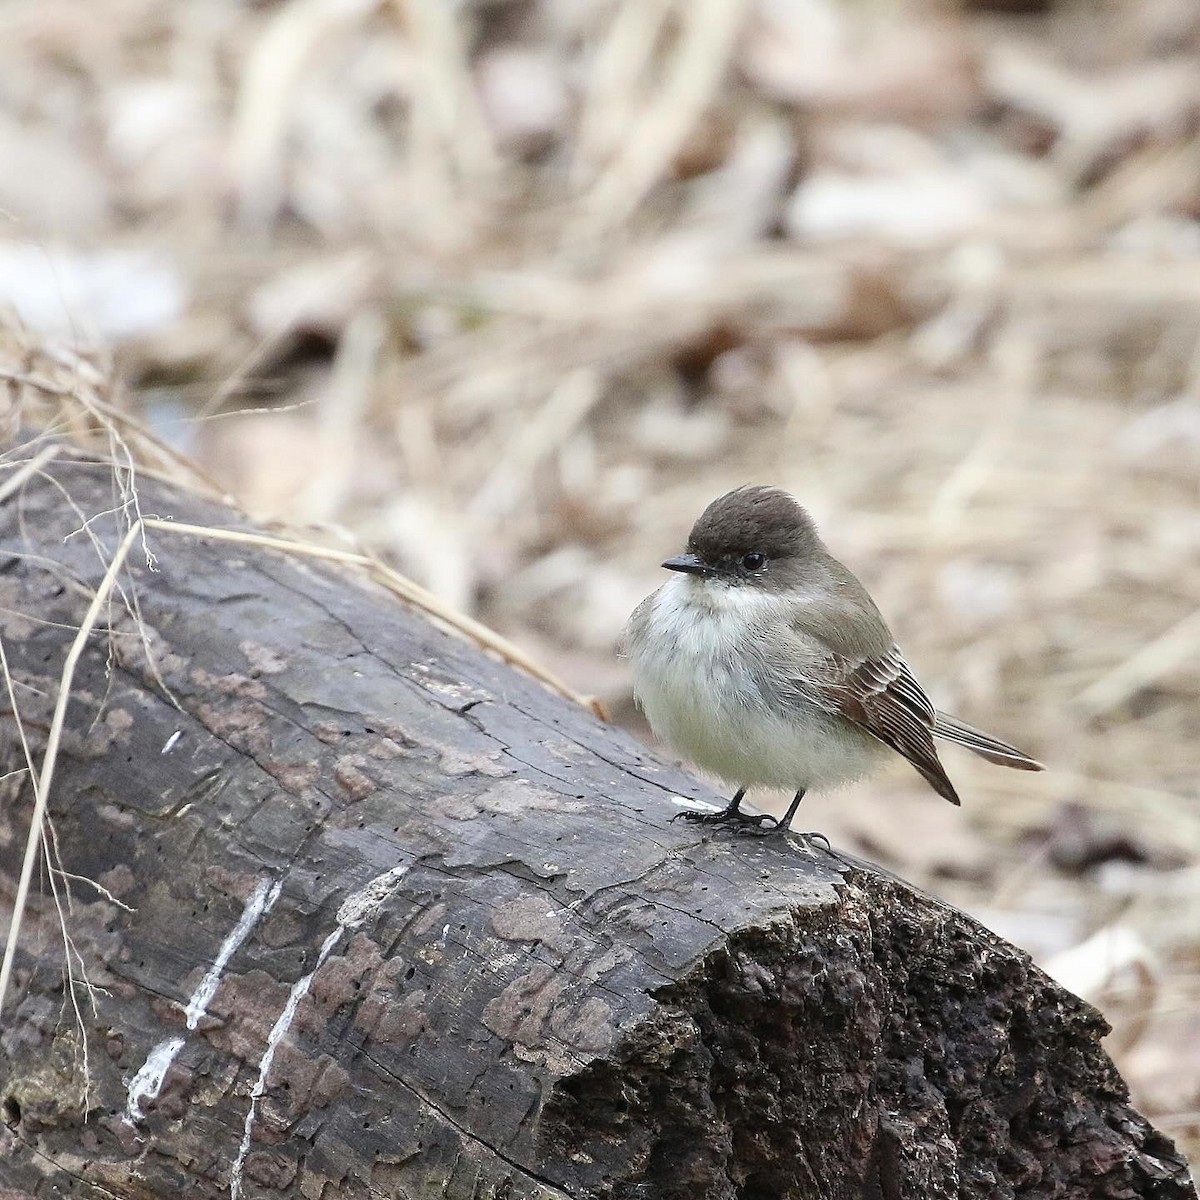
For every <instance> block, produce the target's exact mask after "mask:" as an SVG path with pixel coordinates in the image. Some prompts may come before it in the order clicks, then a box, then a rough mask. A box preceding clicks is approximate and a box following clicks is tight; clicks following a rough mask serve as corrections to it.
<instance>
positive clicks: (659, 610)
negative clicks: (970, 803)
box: [625, 487, 1042, 832]
mask: <svg viewBox="0 0 1200 1200" xmlns="http://www.w3.org/2000/svg"><path fill="white" fill-rule="evenodd" d="M662 565H663V566H664V567H666V568H667V569H668V570H669V571H675V572H678V574H677V575H676V576H675V577H674V578H672V579H670V580H668V581H667V582H666V583H664V584H663V586H662V587H660V588H659V589H658V591H656V592H654V593H652V594H651V595H649V596H647V597H646V599H645V600H643V601H642V603H641V604H639V605H638V607H637V608H636V609H635V610H634V613H633V615H632V616H631V617H630V618H629V624H628V626H627V627H626V631H625V633H626V637H625V644H626V648H627V651H628V654H629V659H630V663H631V665H632V667H633V688H634V695H635V697H636V698H637V701H638V703H639V704H640V705H641V707H642V709H643V711H644V712H645V714H646V717H647V718H648V719H649V721H650V725H651V727H652V728H653V729H654V732H655V733H657V734H658V735H659V737H661V738H663V739H664V740H665V741H666V742H667V743H669V744H670V745H671V746H673V747H674V748H675V749H676V750H679V751H681V752H682V753H683V754H685V755H687V757H688V758H690V759H691V760H692V761H693V762H695V763H696V765H697V766H699V767H702V768H703V769H705V770H707V771H711V772H712V773H713V774H715V775H717V776H719V777H720V778H721V779H723V780H725V781H726V782H727V783H729V784H731V785H732V786H734V787H736V788H737V792H736V793H735V794H734V797H733V799H732V800H731V801H730V803H729V805H728V807H726V808H724V809H722V810H721V811H720V812H716V813H698V812H685V813H680V814H679V815H680V816H683V817H686V818H687V819H688V820H690V821H700V822H703V823H705V824H714V825H715V824H722V823H736V824H738V825H741V826H744V827H747V828H750V827H752V828H754V829H757V830H760V831H764V832H765V831H784V830H787V829H788V828H790V826H791V822H792V817H793V816H794V815H795V813H796V809H797V807H798V806H799V804H800V801H801V800H802V799H803V798H804V794H805V793H806V792H808V791H811V790H815V789H820V788H830V787H837V786H838V785H839V784H843V783H849V782H850V781H852V780H855V779H861V778H862V777H863V776H865V775H867V774H869V773H870V772H872V771H873V770H875V769H876V768H877V767H879V766H880V765H881V763H882V762H883V761H884V760H885V759H886V758H887V756H888V753H889V751H895V752H896V753H898V754H901V755H903V757H905V758H906V759H908V761H909V762H910V763H912V765H913V766H914V767H916V769H917V770H918V771H920V773H921V774H922V775H923V776H924V777H925V779H926V780H927V781H928V782H929V784H930V785H931V786H932V787H933V789H934V791H936V792H937V793H938V795H939V796H944V797H945V798H946V799H947V800H949V801H950V803H951V804H958V803H959V799H958V793H957V792H956V791H955V790H954V785H953V784H952V783H951V782H950V780H949V778H948V777H947V775H946V772H945V770H944V769H943V768H942V764H941V762H940V761H939V760H938V755H937V749H936V747H935V746H934V742H933V739H934V738H935V737H938V738H944V739H945V740H946V741H949V742H957V743H958V744H959V745H960V746H966V747H967V749H968V750H973V751H974V752H975V753H976V754H978V755H980V756H981V757H982V758H986V759H987V760H988V761H989V762H994V763H999V764H1000V765H1001V766H1005V767H1015V768H1017V769H1018V770H1021V771H1040V770H1042V765H1041V763H1039V762H1036V761H1034V760H1033V759H1032V758H1030V757H1028V755H1025V754H1023V753H1022V752H1021V751H1020V750H1018V749H1016V748H1015V747H1014V746H1010V745H1009V744H1008V743H1007V742H1002V741H1000V740H999V739H998V738H994V737H991V736H989V735H988V734H986V733H981V732H980V731H979V730H978V729H972V728H971V726H970V725H967V724H965V723H964V722H962V721H959V720H957V719H956V718H954V717H951V716H948V715H947V714H946V713H943V712H938V710H937V709H935V708H934V707H933V705H932V704H931V703H930V701H929V698H928V697H927V696H926V695H925V692H924V691H923V690H922V688H921V685H920V684H919V683H918V682H917V681H916V679H914V678H913V675H912V672H911V671H910V670H909V667H908V664H907V663H906V662H905V661H904V659H903V657H902V656H901V654H900V651H899V650H898V649H897V648H896V643H895V641H894V640H893V638H892V635H891V632H890V631H889V629H888V627H887V624H886V623H885V622H884V620H883V618H882V617H881V616H880V615H879V610H878V609H877V608H876V607H875V603H874V601H873V600H872V599H871V597H870V596H869V595H868V594H867V591H866V588H864V587H863V585H862V584H861V583H859V581H858V580H857V579H856V578H855V577H854V576H853V575H852V574H851V573H850V572H849V571H848V570H847V569H846V568H845V567H844V566H842V564H841V563H840V562H838V560H837V559H836V558H834V557H833V555H831V554H830V553H829V551H828V550H826V548H825V545H824V543H823V542H822V541H821V539H820V537H818V536H817V531H816V529H815V528H814V526H813V523H812V520H811V518H810V517H809V515H808V513H806V512H805V511H804V509H803V508H801V507H800V505H799V504H798V503H797V502H796V501H795V500H794V499H793V498H792V497H791V496H789V495H788V494H787V492H784V491H781V490H779V489H778V488H772V487H742V488H738V489H737V490H736V491H733V492H729V493H728V494H727V495H724V496H721V497H720V498H719V499H717V500H714V501H713V502H712V503H711V504H710V505H709V506H708V507H707V508H706V509H705V510H704V512H703V513H701V514H700V519H699V520H698V521H697V522H696V524H695V525H694V526H692V532H691V535H690V536H689V537H688V543H687V552H686V553H685V554H680V555H678V556H676V557H675V558H668V559H667V561H666V562H664V563H663V564H662ZM751 787H785V788H794V789H795V792H796V794H795V799H793V800H792V803H791V805H790V807H789V808H788V810H787V812H786V813H785V814H784V816H783V819H782V820H776V819H775V818H774V817H771V816H768V815H767V814H765V813H760V814H754V815H751V814H747V813H744V812H742V811H741V810H740V807H739V806H740V805H741V802H742V797H743V796H744V795H745V794H746V789H747V788H751Z"/></svg>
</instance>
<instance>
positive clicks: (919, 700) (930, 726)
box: [822, 646, 961, 804]
mask: <svg viewBox="0 0 1200 1200" xmlns="http://www.w3.org/2000/svg"><path fill="white" fill-rule="evenodd" d="M827 663H828V670H827V672H825V683H824V687H823V689H822V690H823V692H824V696H825V698H826V699H827V700H828V701H829V702H830V704H831V707H832V708H833V710H834V711H836V712H837V713H839V714H840V715H841V716H842V717H844V718H845V719H846V720H847V721H852V722H853V723H854V724H855V725H857V726H859V727H860V728H861V729H864V730H865V731H866V732H867V733H869V734H870V735H871V736H872V737H875V738H878V739H879V741H881V742H883V743H884V744H885V745H888V746H890V747H891V748H892V749H893V750H895V751H896V752H897V753H898V754H900V755H902V756H903V757H904V758H906V759H908V761H909V762H910V763H912V765H913V766H914V767H916V769H917V770H918V771H919V772H920V773H921V775H922V776H924V778H925V779H926V780H927V781H928V783H929V784H930V786H931V787H932V788H933V790H934V791H935V792H937V793H938V795H939V796H943V797H944V798H945V799H947V800H949V801H950V803H951V804H959V803H961V802H960V800H959V798H958V793H957V792H956V791H955V790H954V784H952V783H951V782H950V779H949V777H948V776H947V774H946V771H945V769H944V768H943V766H942V764H941V760H940V759H939V758H938V754H937V749H936V748H935V746H934V744H933V734H934V728H935V726H936V723H937V711H936V710H935V709H934V707H933V704H932V703H931V702H930V700H929V697H928V696H926V695H925V691H924V689H923V688H922V687H921V685H920V684H919V683H918V682H917V681H916V679H915V678H914V676H913V673H912V671H911V670H910V669H909V666H908V663H906V662H905V661H904V658H903V656H902V655H901V654H900V651H899V650H898V649H896V647H895V646H893V647H892V648H891V649H890V650H889V651H887V652H886V653H885V654H883V655H881V656H879V657H875V658H866V659H861V660H859V661H858V662H855V661H853V660H850V659H847V658H844V657H842V656H840V655H833V656H830V658H829V659H828V660H827Z"/></svg>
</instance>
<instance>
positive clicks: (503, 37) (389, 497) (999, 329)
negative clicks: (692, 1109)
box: [0, 0, 1200, 1158]
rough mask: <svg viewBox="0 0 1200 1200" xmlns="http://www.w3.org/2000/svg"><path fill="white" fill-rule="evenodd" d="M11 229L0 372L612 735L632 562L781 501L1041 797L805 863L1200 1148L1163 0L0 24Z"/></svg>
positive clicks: (1179, 275)
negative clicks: (716, 510)
mask: <svg viewBox="0 0 1200 1200" xmlns="http://www.w3.org/2000/svg"><path fill="white" fill-rule="evenodd" d="M0 210H2V215H0V305H2V306H3V308H4V310H5V311H6V312H7V313H8V314H9V315H8V318H7V319H6V320H5V322H4V324H5V326H6V328H5V332H4V344H3V350H2V354H0V357H2V360H3V363H2V365H3V367H4V371H5V372H7V373H8V374H9V377H10V378H11V377H12V376H13V374H14V373H19V372H25V371H34V370H49V369H50V367H51V366H53V364H54V363H55V362H58V363H60V364H61V363H63V362H66V361H68V360H69V361H72V362H76V363H77V362H78V361H79V360H80V358H82V360H84V361H86V362H88V363H91V364H93V365H94V367H95V369H96V370H97V371H99V372H111V373H112V374H113V375H114V376H115V378H116V379H117V380H118V381H119V387H120V403H121V404H122V405H123V406H124V407H125V409H126V411H127V412H128V413H129V414H131V415H132V416H134V417H135V418H136V419H138V420H140V421H142V422H144V423H145V424H146V425H148V426H149V427H150V428H151V429H152V430H153V431H154V432H155V433H156V434H157V435H158V436H159V437H160V438H162V439H164V440H166V441H167V442H168V443H169V444H170V445H172V446H173V447H175V448H177V449H178V450H180V451H182V452H184V453H185V454H187V455H188V456H190V457H191V458H192V459H193V460H194V461H195V462H196V463H198V464H199V466H200V468H201V469H202V470H203V471H204V472H205V473H206V474H207V475H208V476H209V477H210V478H212V479H213V480H215V481H216V482H217V483H218V484H219V486H220V487H221V488H222V489H223V490H225V491H227V492H228V493H230V494H231V495H233V496H234V497H236V498H237V500H238V501H239V502H240V503H241V504H242V505H243V506H244V507H245V508H246V509H247V510H248V511H250V512H251V513H252V514H254V515H255V516H256V517H259V518H260V519H264V520H269V521H281V522H286V523H287V525H288V526H290V527H292V528H296V527H303V528H305V529H306V530H308V531H309V532H310V536H315V537H321V538H324V539H326V540H330V541H332V542H334V543H336V544H339V545H351V546H362V547H364V548H367V549H369V550H371V551H372V552H374V553H376V554H378V555H379V556H381V557H382V558H384V559H385V560H386V561H388V562H390V563H392V564H394V565H395V566H397V567H398V568H399V569H401V570H402V571H404V572H405V573H407V574H409V575H411V576H412V577H413V578H415V579H416V580H418V581H420V582H421V583H423V584H425V585H426V586H428V587H429V588H431V589H432V590H433V591H434V592H436V593H437V594H438V595H439V596H441V597H442V598H444V599H445V600H446V601H447V602H448V603H449V604H451V605H453V606H455V607H456V608H458V609H461V610H462V611H464V612H467V613H470V614H472V615H473V616H475V617H477V618H479V619H480V620H482V621H484V622H486V623H487V624H489V625H491V626H493V627H494V628H495V629H497V630H499V631H500V632H502V633H503V634H505V635H507V636H508V637H509V638H511V639H512V640H513V641H515V642H516V643H518V644H519V645H520V646H521V647H523V648H524V649H525V650H527V651H528V652H529V653H530V654H532V656H533V657H534V658H536V659H538V660H539V661H540V662H542V663H544V664H545V665H546V666H547V667H548V668H549V669H550V670H552V671H554V672H556V673H557V674H558V675H559V676H561V677H562V678H563V679H565V680H566V681H567V682H568V683H569V684H571V685H572V686H573V687H574V688H576V689H578V690H579V691H581V692H584V693H587V694H590V695H595V696H597V697H598V698H600V699H601V700H602V702H603V703H604V705H605V706H606V708H607V710H608V711H609V712H610V714H611V715H612V717H613V719H615V720H617V721H619V722H621V723H624V724H627V725H629V726H630V727H631V728H634V729H635V730H637V731H638V732H639V733H640V734H641V735H642V736H648V734H647V732H646V730H645V729H644V728H643V727H641V726H640V725H639V723H638V717H637V714H636V712H635V711H634V708H633V705H632V701H631V697H630V692H629V679H628V674H627V671H626V668H625V666H624V665H623V664H622V662H621V661H620V660H619V659H618V658H617V657H616V656H615V653H614V648H615V644H616V641H617V638H618V635H619V632H620V629H621V626H622V624H623V622H624V620H625V618H626V616H627V615H628V613H629V611H630V609H631V608H632V607H633V606H634V604H635V603H636V602H637V601H638V600H639V599H641V597H642V596H643V595H645V594H646V593H647V592H648V591H649V590H651V589H652V588H653V587H655V586H657V585H658V584H659V583H660V582H661V581H662V573H661V572H660V571H659V569H658V563H659V562H660V561H661V559H662V558H663V557H664V556H666V555H668V554H670V553H673V552H675V551H677V550H678V549H679V548H680V547H681V545H682V542H683V539H684V538H685V536H686V533H687V530H688V528H689V526H690V524H691V522H692V520H693V519H694V517H695V516H696V515H697V514H698V512H699V511H700V509H701V508H702V507H703V506H704V505H705V504H706V503H707V502H708V501H709V500H710V499H712V498H713V497H714V496H716V495H717V494H719V493H721V492H723V491H725V490H727V489H728V488H730V487H732V486H735V485H738V484H741V483H746V482H771V483H777V484H780V485H783V486H785V487H787V488H789V489H791V490H793V491H794V492H795V493H796V494H797V495H798V496H799V497H800V498H801V500H802V501H803V502H804V503H805V504H806V505H807V506H808V507H809V508H810V509H811V511H812V512H813V514H814V515H815V517H816V518H817V520H818V523H819V525H820V527H821V529H822V531H823V533H824V535H825V538H826V540H827V542H828V543H829V544H830V546H831V548H832V549H833V550H834V552H835V553H836V554H837V555H838V556H839V557H841V558H842V559H843V560H844V561H846V562H847V563H848V564H849V565H850V566H851V568H852V569H853V570H855V571H856V573H858V574H859V575H860V577H861V578H862V579H863V580H864V582H866V583H867V585H868V586H869V587H870V589H871V590H872V592H873V593H874V595H875V597H876V599H877V600H878V601H879V603H880V606H881V607H882V609H883V611H884V612H885V614H886V615H887V616H888V618H889V620H890V622H891V624H892V626H893V628H894V630H895V631H896V634H897V638H898V640H899V642H900V644H901V646H902V647H903V648H904V650H905V652H906V654H907V657H908V658H909V660H910V661H911V662H912V664H913V665H914V668H915V669H916V671H917V674H918V676H919V677H920V678H921V679H922V680H923V681H924V683H925V684H926V686H927V688H928V690H929V691H930V692H931V694H932V695H933V696H934V698H935V700H936V701H937V702H938V703H939V705H941V706H942V707H945V708H949V709H951V710H953V711H955V712H957V713H959V714H961V715H962V716H963V717H965V718H966V719H967V720H969V721H971V722H972V723H975V724H978V725H981V726H983V727H985V728H987V729H989V730H992V731H994V732H996V733H998V734H1000V735H1001V736H1004V737H1007V738H1010V739H1012V740H1013V741H1015V742H1017V743H1018V744H1019V745H1021V746H1022V747H1025V748H1026V749H1028V750H1029V751H1031V752H1032V753H1034V754H1036V755H1038V756H1039V757H1041V758H1042V759H1044V760H1045V761H1046V762H1047V763H1048V764H1049V765H1050V770H1049V771H1047V772H1046V773H1045V774H1044V775H1039V776H1031V775H1027V774H1018V773H1015V772H1006V771H1002V770H998V769H996V768H993V767H989V766H988V765H987V764H986V763H983V762H981V761H980V760H978V759H974V758H972V757H971V756H969V755H968V754H966V753H965V752H958V751H956V749H955V748H953V747H951V748H949V749H947V750H946V751H945V757H946V760H947V765H948V767H949V769H950V773H951V774H952V776H953V777H954V778H955V780H956V782H957V783H958V786H959V790H960V791H961V792H962V794H963V796H964V797H965V803H964V806H963V808H962V810H961V811H960V810H954V809H952V808H951V807H950V806H949V805H946V804H944V803H943V802H941V801H940V800H938V799H937V798H936V797H935V796H934V795H933V793H932V792H930V791H929V790H928V789H927V787H926V786H925V785H924V784H923V783H922V782H921V780H920V779H919V778H918V777H917V775H916V774H915V773H914V772H912V771H911V770H909V769H907V768H906V767H905V765H904V764H903V763H900V762H899V761H898V762H897V764H896V769H895V770H894V771H893V772H892V773H891V774H890V775H888V776H886V777H885V778H883V779H881V780H879V781H877V782H875V783H872V784H865V785H861V786H858V787H855V788H854V789H852V790H848V791H846V792H844V793H840V794H837V795H833V796H814V797H812V798H810V799H809V800H808V801H807V802H806V804H805V809H804V813H803V814H802V818H801V819H802V821H803V822H804V825H805V827H812V828H819V829H821V830H823V831H825V832H826V833H828V834H829V836H830V837H831V838H832V839H833V840H834V842H835V843H836V844H839V845H840V846H842V847H845V848H848V849H850V850H853V851H856V852H858V853H861V854H864V855H867V856H870V857H872V858H874V859H876V860H878V861H880V862H882V863H884V864H886V865H888V866H890V867H891V868H893V869H894V870H896V871H897V872H899V873H900V874H902V875H904V876H905V877H906V878H908V879H911V880H913V881H914V882H916V883H918V884H920V885H922V886H924V887H926V888H928V889H930V890H932V891H934V892H936V893H937V894H938V895H940V896H943V897H945V898H946V899H948V900H950V901H952V902H953V903H955V904H959V905H961V906H963V907H965V908H967V909H968V910H969V911H971V912H972V913H974V914H975V915H977V916H978V917H979V918H981V919H982V920H983V921H984V922H986V923H987V924H988V925H990V926H991V927H992V928H994V929H996V930H997V931H999V932H1000V933H1001V934H1003V935H1005V936H1007V937H1010V938H1012V939H1013V940H1015V941H1016V942H1017V943H1019V944H1020V945H1022V946H1023V947H1025V948H1026V949H1028V950H1029V951H1030V953H1032V954H1033V955H1034V956H1035V958H1036V959H1037V960H1038V961H1039V962H1040V963H1041V964H1042V965H1043V966H1045V967H1046V968H1047V969H1048V970H1050V971H1051V972H1052V973H1053V974H1055V975H1056V976H1057V977H1058V978H1060V979H1061V980H1062V981H1063V982H1064V983H1066V984H1067V985H1068V986H1070V987H1072V988H1073V989H1074V990H1076V991H1078V992H1080V993H1081V994H1083V995H1084V996H1086V997H1087V998H1088V999H1090V1000H1092V1001H1093V1002H1095V1003H1096V1004H1097V1005H1098V1006H1099V1007H1100V1008H1101V1009H1102V1010H1103V1012H1104V1013H1105V1015H1106V1016H1107V1017H1108V1019H1109V1020H1110V1021H1111V1022H1112V1024H1113V1026H1114V1032H1113V1033H1112V1035H1111V1036H1110V1037H1109V1039H1108V1046H1109V1049H1110V1051H1111V1053H1112V1054H1113V1055H1114V1057H1115V1058H1116V1060H1117V1061H1118V1063H1119V1065H1120V1067H1121V1068H1122V1070H1123V1071H1124V1073H1125V1075H1126V1077H1127V1078H1128V1079H1129V1081H1130V1083H1131V1085H1132V1087H1133V1089H1134V1092H1135V1098H1136V1100H1137V1102H1138V1103H1139V1104H1140V1105H1141V1106H1142V1107H1143V1108H1144V1109H1145V1110H1146V1112H1147V1113H1148V1114H1149V1115H1151V1116H1152V1117H1153V1118H1154V1119H1155V1120H1156V1122H1157V1123H1158V1124H1160V1125H1161V1126H1162V1127H1163V1128H1164V1129H1166V1130H1167V1131H1168V1132H1169V1133H1171V1134H1172V1135H1173V1136H1175V1137H1176V1138H1177V1139H1179V1140H1180V1142H1181V1143H1182V1144H1183V1146H1184V1147H1185V1149H1187V1150H1189V1151H1190V1152H1191V1154H1192V1156H1193V1158H1195V1157H1196V1156H1197V1154H1198V1152H1200V672H1198V671H1197V667H1198V665H1200V337H1198V334H1200V5H1198V4H1197V3H1196V0H990V2H988V0H975V2H969V0H492V2H485V0H463V2H461V3H458V4H451V3H448V2H447V0H257V2H256V0H205V2H204V3H202V4H196V3H189V2H188V0H105V3H103V4H97V3H95V0H9V2H8V3H7V4H5V5H3V7H2V8H0ZM770 799H771V798H767V797H764V798H763V802H764V803H768V802H769V801H770ZM805 814H806V815H805Z"/></svg>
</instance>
